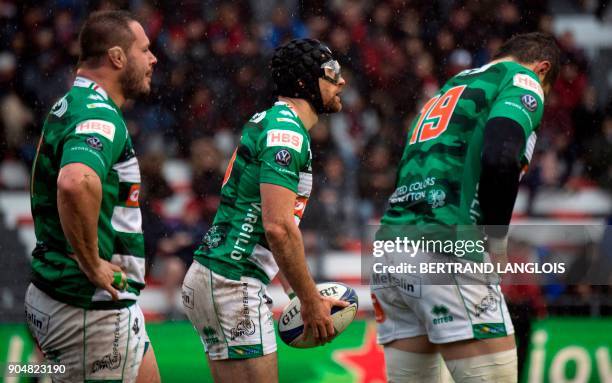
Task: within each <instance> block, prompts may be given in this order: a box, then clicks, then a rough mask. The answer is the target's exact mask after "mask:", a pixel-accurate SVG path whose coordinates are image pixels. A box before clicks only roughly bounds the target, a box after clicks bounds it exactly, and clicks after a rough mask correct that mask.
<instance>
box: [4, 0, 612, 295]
mask: <svg viewBox="0 0 612 383" xmlns="http://www.w3.org/2000/svg"><path fill="white" fill-rule="evenodd" d="M112 8H125V9H130V10H131V11H132V12H133V13H134V14H136V15H137V16H138V17H139V18H140V19H141V20H142V23H143V26H144V28H145V30H146V32H147V34H148V36H149V38H150V40H151V42H152V51H153V52H154V53H155V55H156V56H157V57H158V60H159V62H158V64H157V66H156V67H155V72H154V78H153V92H152V95H151V96H150V97H149V98H148V99H147V100H144V101H138V102H135V103H129V104H128V105H126V108H125V113H124V114H125V117H126V120H127V122H128V128H129V130H130V133H131V135H132V137H133V141H134V143H135V147H136V150H137V153H138V155H139V158H140V164H141V171H142V176H143V191H142V194H141V200H142V206H143V215H144V226H145V231H146V233H147V234H148V235H147V236H146V237H147V253H148V254H152V255H153V254H154V255H156V256H158V257H167V256H170V255H171V256H173V257H167V258H168V259H171V260H172V261H169V265H170V266H168V269H167V270H170V271H172V270H174V271H175V272H176V280H180V278H181V277H182V270H184V268H185V265H187V264H189V263H190V262H191V254H192V251H193V249H194V247H195V246H196V244H197V242H198V241H199V239H200V238H201V236H202V234H203V233H204V232H205V231H206V230H207V228H208V226H209V225H210V222H211V219H212V217H213V215H214V212H215V209H216V206H217V203H218V200H219V189H220V185H221V179H222V176H223V173H224V170H225V169H224V167H225V165H226V163H227V161H228V158H229V156H230V155H231V152H232V151H233V149H234V146H235V144H236V142H237V139H238V135H239V132H240V129H241V125H242V123H244V122H245V121H246V120H247V119H248V118H249V117H250V116H251V115H252V114H254V113H255V112H257V111H261V110H264V109H267V108H268V107H269V106H270V105H271V103H272V101H273V99H272V97H271V86H270V85H271V84H270V81H269V77H268V70H267V64H268V60H269V58H270V55H271V52H272V51H273V49H274V47H275V46H277V45H279V44H281V43H283V42H285V41H287V40H289V39H291V38H299V37H307V36H309V37H313V38H317V39H320V40H322V41H324V42H327V43H328V44H329V46H330V47H331V49H332V50H333V51H334V53H335V55H336V56H337V58H338V60H339V61H340V63H341V65H342V70H343V75H344V77H345V78H346V80H347V84H348V85H347V86H346V89H345V91H344V92H343V95H342V99H343V103H344V110H343V112H342V113H338V114H334V115H331V116H324V117H322V118H321V119H320V122H319V124H318V125H317V126H316V127H315V128H314V129H313V130H312V131H311V135H312V144H313V145H312V146H313V155H314V165H313V167H314V175H315V181H314V192H313V198H312V199H311V202H310V203H309V209H308V210H309V212H308V213H307V214H306V216H305V220H304V221H303V228H304V236H305V243H306V245H307V246H308V249H309V251H310V253H315V254H316V253H321V252H324V251H326V250H329V249H332V250H333V249H338V250H342V249H354V248H356V246H358V239H359V238H360V234H361V233H360V230H362V228H363V227H364V225H365V224H367V223H368V222H374V220H375V219H376V218H377V217H379V216H380V215H381V214H382V212H383V210H384V207H385V203H386V200H387V198H388V196H389V195H390V194H391V193H392V191H393V187H394V181H395V167H394V166H395V164H396V163H397V161H398V160H399V158H400V156H401V150H402V148H403V144H404V141H405V140H404V137H405V136H406V130H407V127H408V124H409V121H410V120H411V119H412V118H413V117H414V115H415V113H416V110H417V108H418V107H419V106H420V105H422V103H423V102H424V101H425V100H426V99H428V98H429V97H431V96H432V95H434V94H435V93H436V91H437V90H438V88H439V87H440V86H441V85H442V84H443V83H444V82H445V81H446V79H447V78H449V77H450V76H452V75H454V74H456V73H458V72H459V71H461V70H463V69H467V68H472V67H477V66H480V65H483V64H485V63H487V62H488V61H489V60H490V59H491V57H492V55H493V54H494V53H495V51H496V49H497V48H498V47H499V46H500V44H501V43H502V42H503V41H504V40H505V39H507V38H508V37H510V36H511V35H513V34H515V33H519V32H528V31H536V30H541V31H546V32H552V25H553V17H554V16H552V15H551V14H550V13H549V6H548V3H547V1H538V2H533V1H528V0H524V1H504V0H501V1H492V0H465V1H453V0H434V1H427V2H421V1H409V0H387V1H365V0H333V1H323V0H310V1H309V0H303V1H297V0H286V1H272V0H271V1H258V0H251V1H242V2H236V1H196V0H183V1H181V2H180V3H178V4H177V3H176V2H174V1H146V0H132V1H121V0H119V1H104V0H102V1H79V0H57V1H35V2H34V1H32V2H28V1H26V2H23V1H8V0H0V34H1V35H2V39H1V40H0V189H16V190H26V189H27V185H28V174H29V169H30V166H31V163H32V160H33V158H34V155H35V151H36V144H37V140H38V137H39V135H40V131H41V127H42V123H43V120H44V117H45V114H46V113H47V112H48V110H49V107H50V106H51V105H52V104H53V103H54V102H55V101H56V100H57V98H59V97H60V96H61V95H62V94H63V93H64V92H65V91H66V90H67V89H68V87H69V86H70V84H71V81H72V79H73V76H74V69H75V64H76V61H77V57H78V45H77V39H76V37H77V34H78V30H79V27H80V24H81V22H82V21H83V18H84V17H85V16H86V15H87V14H88V13H89V12H90V11H92V10H99V9H112ZM557 38H558V41H559V44H560V46H561V47H562V50H563V52H564V54H563V66H562V69H561V75H560V78H559V80H558V81H557V83H556V84H555V86H554V89H553V93H552V94H551V95H550V97H549V99H548V100H547V103H548V106H547V108H546V112H545V116H544V120H543V123H542V127H541V131H540V132H541V133H540V134H539V140H538V145H537V150H536V156H535V159H534V162H533V163H532V169H531V171H530V173H529V176H528V177H527V179H526V185H528V187H529V189H530V190H531V192H532V193H531V194H532V197H533V195H534V194H535V193H537V192H538V191H539V190H541V189H543V188H557V189H558V188H572V187H580V186H581V185H585V184H586V185H598V186H599V187H601V188H603V189H607V190H610V189H612V181H611V180H612V177H611V175H612V166H611V163H612V161H610V159H611V155H612V153H611V151H612V150H611V148H612V109H611V108H606V106H605V105H600V104H598V102H597V99H598V97H597V94H596V88H595V87H594V86H593V84H592V83H591V82H590V78H589V71H590V66H589V65H590V63H589V60H588V57H587V55H586V54H585V52H584V51H583V50H582V49H581V48H580V47H579V46H577V44H576V43H575V40H574V36H573V35H572V33H571V32H565V33H563V34H561V35H558V36H557ZM169 161H173V162H174V163H183V164H185V166H184V168H185V169H187V171H186V173H187V177H186V180H187V181H186V182H178V183H177V182H175V181H174V179H173V177H172V174H170V175H169V174H168V172H164V168H165V167H166V165H167V164H168V162H169ZM177 195H180V196H181V198H177ZM177 201H178V202H177ZM169 204H170V205H172V206H176V205H177V204H178V205H179V208H178V214H171V215H169V214H166V212H167V211H168V210H167V208H168V205H169ZM174 211H175V212H176V209H175V210H174ZM173 275H174V274H173ZM168 283H175V282H172V281H171V282H168Z"/></svg>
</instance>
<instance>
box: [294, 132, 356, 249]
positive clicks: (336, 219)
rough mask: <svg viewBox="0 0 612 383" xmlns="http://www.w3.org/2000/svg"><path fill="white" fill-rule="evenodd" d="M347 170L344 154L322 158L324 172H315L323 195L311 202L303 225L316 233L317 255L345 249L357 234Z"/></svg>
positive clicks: (318, 191) (313, 244)
mask: <svg viewBox="0 0 612 383" xmlns="http://www.w3.org/2000/svg"><path fill="white" fill-rule="evenodd" d="M317 129H318V128H317ZM345 171H346V169H345V168H344V163H343V162H342V159H341V158H340V156H338V155H335V154H331V155H328V156H326V157H325V159H324V160H323V161H322V172H319V173H314V174H315V181H314V183H315V184H316V185H320V186H319V187H318V188H317V193H318V194H319V196H318V198H317V199H315V200H313V201H312V203H309V204H308V210H309V212H308V214H306V215H305V219H304V222H303V223H301V224H300V227H301V228H302V229H303V230H304V231H306V232H307V233H309V234H311V233H313V232H314V233H316V235H314V237H315V238H316V241H317V243H311V244H310V245H311V248H312V249H317V250H315V251H316V252H315V254H319V255H320V254H321V253H322V252H323V253H324V251H325V250H330V249H331V250H342V249H345V248H346V247H347V246H348V245H349V244H350V243H349V242H350V238H355V237H356V232H357V227H356V225H355V222H356V219H355V218H356V217H355V216H354V212H355V210H356V201H355V197H354V191H353V190H354V188H353V187H352V186H351V185H350V183H349V181H348V180H347V178H346V177H344V173H345ZM305 236H306V235H305ZM312 237H313V236H309V238H312ZM305 241H306V240H305ZM311 242H312V240H311Z"/></svg>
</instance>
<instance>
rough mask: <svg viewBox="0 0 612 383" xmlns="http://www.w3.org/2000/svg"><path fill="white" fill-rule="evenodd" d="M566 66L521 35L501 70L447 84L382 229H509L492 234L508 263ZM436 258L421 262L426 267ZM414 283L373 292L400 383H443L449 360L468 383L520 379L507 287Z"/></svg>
mask: <svg viewBox="0 0 612 383" xmlns="http://www.w3.org/2000/svg"><path fill="white" fill-rule="evenodd" d="M559 60H560V59H559V49H558V47H557V45H556V43H555V41H554V39H553V38H552V37H551V36H548V35H545V34H542V33H529V34H522V35H517V36H514V37H513V38H511V39H510V40H508V41H507V42H505V43H504V44H503V45H502V46H501V48H500V50H499V52H498V53H497V55H496V56H495V57H494V59H493V61H491V62H490V63H488V64H486V65H484V66H482V67H480V68H476V69H469V70H465V71H463V72H461V73H459V74H458V75H456V76H455V77H453V78H451V79H450V80H448V82H447V83H446V84H445V85H444V86H443V87H442V88H441V89H440V91H439V92H438V93H437V95H436V96H435V97H433V98H432V99H430V100H429V101H427V102H426V103H425V105H424V106H423V108H422V109H421V111H420V113H419V114H418V115H417V116H416V118H415V119H414V121H413V122H412V124H411V127H410V130H409V132H408V136H407V143H406V146H405V149H404V153H403V156H402V159H401V162H400V164H399V169H398V175H397V184H396V189H395V192H394V193H393V195H392V196H391V197H390V199H389V207H388V209H387V211H386V212H385V214H384V216H383V218H382V221H381V225H382V228H385V227H388V228H389V227H400V225H404V226H411V227H417V228H425V227H428V228H431V227H434V226H436V225H437V226H438V227H441V228H442V227H446V228H448V227H457V226H458V225H502V226H501V230H500V227H499V226H491V227H489V226H487V227H489V228H488V229H485V231H486V234H487V235H488V236H489V238H490V240H489V246H490V247H489V253H491V256H492V257H493V258H502V259H503V257H504V256H505V252H506V235H507V225H508V224H509V222H510V218H511V215H512V209H513V206H514V202H515V199H516V195H517V192H518V183H519V178H520V175H521V172H522V171H523V170H524V169H525V168H526V166H527V165H528V163H529V161H530V160H531V156H532V153H533V149H534V146H535V141H536V131H537V129H538V126H539V125H540V121H541V119H542V114H543V111H544V99H545V95H546V94H547V93H548V90H549V89H550V87H551V85H552V84H553V82H554V81H555V78H556V77H557V74H558V72H559ZM382 228H381V231H380V232H379V233H382V232H384V230H382ZM392 231H393V230H391V232H392ZM400 231H401V230H400ZM434 256H435V255H434V254H431V253H430V254H427V253H421V254H417V258H418V259H420V260H421V261H422V262H423V261H424V262H427V261H428V259H433V258H434ZM411 277H412V278H411V279H410V281H411V282H410V284H406V283H403V282H402V283H399V284H396V285H395V286H375V285H373V286H372V298H373V302H374V307H375V310H376V314H377V321H378V326H377V327H378V341H379V343H381V344H383V345H384V350H385V361H386V366H387V374H388V378H389V382H438V381H439V379H440V370H441V366H442V364H441V362H440V356H441V357H442V358H443V359H444V361H445V363H446V366H447V367H448V369H449V371H450V373H451V374H452V376H453V378H454V380H455V382H457V383H461V382H477V381H478V382H481V381H482V382H516V381H517V357H516V345H515V340H514V335H513V333H514V329H513V326H512V323H511V320H510V316H509V314H508V310H507V307H506V303H505V301H504V297H503V295H502V294H501V291H500V289H499V285H498V284H496V283H484V284H476V285H470V284H461V283H455V284H452V285H433V284H431V285H427V284H421V283H420V282H419V281H421V280H422V279H421V278H423V279H425V278H426V277H427V276H425V275H412V276H411ZM406 286H408V287H406Z"/></svg>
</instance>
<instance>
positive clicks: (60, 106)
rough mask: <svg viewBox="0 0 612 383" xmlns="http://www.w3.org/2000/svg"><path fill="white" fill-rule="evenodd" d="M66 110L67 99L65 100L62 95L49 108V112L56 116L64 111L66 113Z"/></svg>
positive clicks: (61, 114)
mask: <svg viewBox="0 0 612 383" xmlns="http://www.w3.org/2000/svg"><path fill="white" fill-rule="evenodd" d="M67 110H68V100H66V97H62V98H61V99H60V100H59V101H58V102H56V103H55V105H53V107H52V108H51V114H53V115H55V116H57V117H62V116H63V115H64V113H66V111H67Z"/></svg>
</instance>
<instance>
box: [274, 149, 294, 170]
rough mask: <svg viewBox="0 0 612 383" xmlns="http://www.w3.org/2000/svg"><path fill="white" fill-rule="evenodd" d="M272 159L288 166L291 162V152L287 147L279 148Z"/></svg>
mask: <svg viewBox="0 0 612 383" xmlns="http://www.w3.org/2000/svg"><path fill="white" fill-rule="evenodd" d="M274 161H275V162H276V163H277V164H279V165H282V166H289V165H290V164H291V153H289V151H288V150H287V149H281V150H279V151H278V152H276V155H275V156H274Z"/></svg>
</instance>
